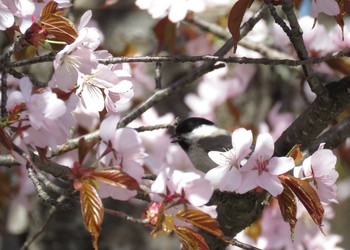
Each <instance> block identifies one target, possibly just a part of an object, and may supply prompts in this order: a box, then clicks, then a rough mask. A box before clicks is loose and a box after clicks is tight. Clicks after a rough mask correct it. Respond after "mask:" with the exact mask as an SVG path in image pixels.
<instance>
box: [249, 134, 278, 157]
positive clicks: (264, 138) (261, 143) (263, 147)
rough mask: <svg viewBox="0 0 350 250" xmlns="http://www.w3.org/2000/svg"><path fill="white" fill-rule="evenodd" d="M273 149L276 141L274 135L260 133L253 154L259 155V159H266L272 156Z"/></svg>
mask: <svg viewBox="0 0 350 250" xmlns="http://www.w3.org/2000/svg"><path fill="white" fill-rule="evenodd" d="M273 151H274V143H273V138H272V136H271V135H270V134H268V133H264V134H260V135H258V138H257V140H256V146H255V150H254V153H253V155H255V156H259V157H258V160H262V161H264V160H268V159H270V158H271V156H272V155H273ZM260 156H261V157H262V158H261V157H260Z"/></svg>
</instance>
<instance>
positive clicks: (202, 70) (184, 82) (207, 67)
mask: <svg viewBox="0 0 350 250" xmlns="http://www.w3.org/2000/svg"><path fill="white" fill-rule="evenodd" d="M266 10H267V6H266V5H265V4H263V6H262V8H261V9H260V10H259V11H258V12H257V13H256V14H255V15H254V16H253V17H251V18H250V19H249V20H248V21H247V22H245V23H244V24H243V25H242V26H241V29H240V33H241V38H243V37H244V36H246V35H247V34H248V32H249V31H251V30H252V29H253V27H254V26H255V24H256V23H257V22H258V21H259V20H260V19H261V18H262V15H263V13H264V12H265V11H266ZM232 47H233V39H232V38H231V39H229V40H228V41H227V42H226V43H225V44H224V45H223V46H222V47H221V48H220V49H219V50H218V51H217V52H216V53H215V54H214V56H219V57H220V56H224V55H226V54H227V52H229V51H230V50H231V49H232ZM219 67H222V65H220V64H219V65H215V63H214V62H206V63H204V64H203V65H202V66H200V67H199V68H197V69H195V70H193V71H192V72H191V73H189V74H188V75H186V76H184V77H183V78H180V79H179V80H177V81H175V82H174V83H172V84H171V85H170V86H169V87H167V88H165V89H162V90H160V91H157V92H156V93H154V94H153V95H152V96H150V97H149V98H148V99H147V100H146V101H145V102H143V103H142V104H140V105H139V106H137V107H136V108H134V109H133V110H131V111H130V112H129V113H128V114H127V115H126V116H124V117H123V118H122V119H121V120H120V121H119V124H118V127H125V126H126V125H127V124H129V123H130V122H131V121H133V120H134V119H136V118H137V117H138V116H140V115H141V114H142V113H144V112H145V111H146V110H148V109H149V108H151V107H153V106H154V105H155V104H157V103H159V102H160V101H162V100H163V99H164V98H166V97H168V96H170V95H172V94H174V93H176V92H177V91H179V90H181V89H183V88H185V87H187V86H188V85H190V84H191V83H193V82H194V81H195V80H197V79H198V78H200V77H201V76H203V75H205V74H206V73H208V72H210V71H213V70H215V69H217V68H219Z"/></svg>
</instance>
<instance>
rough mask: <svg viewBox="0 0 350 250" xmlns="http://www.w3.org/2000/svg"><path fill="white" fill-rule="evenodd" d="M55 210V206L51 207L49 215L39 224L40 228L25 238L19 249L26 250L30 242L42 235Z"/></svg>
mask: <svg viewBox="0 0 350 250" xmlns="http://www.w3.org/2000/svg"><path fill="white" fill-rule="evenodd" d="M56 211H57V209H56V208H55V207H52V208H51V209H50V211H49V216H48V218H47V219H46V221H45V223H44V224H43V225H42V226H41V228H40V229H39V230H38V231H37V232H36V233H35V234H33V235H32V236H31V237H30V238H29V239H27V240H26V241H25V242H24V243H23V245H22V247H21V248H20V250H26V249H28V247H29V246H30V244H32V243H33V242H34V241H35V240H36V239H37V238H38V237H39V236H40V235H42V234H43V233H44V232H45V230H46V228H47V227H48V225H49V224H50V222H51V220H52V219H53V217H54V215H55V212H56Z"/></svg>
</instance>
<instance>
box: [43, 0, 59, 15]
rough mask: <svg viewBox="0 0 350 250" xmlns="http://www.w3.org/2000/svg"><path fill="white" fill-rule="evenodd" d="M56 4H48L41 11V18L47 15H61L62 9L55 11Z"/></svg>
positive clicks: (52, 2) (53, 2)
mask: <svg viewBox="0 0 350 250" xmlns="http://www.w3.org/2000/svg"><path fill="white" fill-rule="evenodd" d="M57 7H58V4H57V3H56V2H55V1H50V2H48V3H47V4H46V5H45V6H44V8H43V10H42V11H41V16H44V15H48V14H56V15H61V14H62V13H63V10H62V9H57Z"/></svg>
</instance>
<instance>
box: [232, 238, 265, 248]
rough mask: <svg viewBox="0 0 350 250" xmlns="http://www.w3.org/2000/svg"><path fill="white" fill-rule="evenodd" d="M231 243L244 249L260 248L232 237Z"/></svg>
mask: <svg viewBox="0 0 350 250" xmlns="http://www.w3.org/2000/svg"><path fill="white" fill-rule="evenodd" d="M231 245H233V246H237V247H240V248H242V249H245V250H261V249H260V248H257V247H254V246H252V245H249V244H246V243H243V242H240V241H238V240H236V239H233V240H232V241H231Z"/></svg>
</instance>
